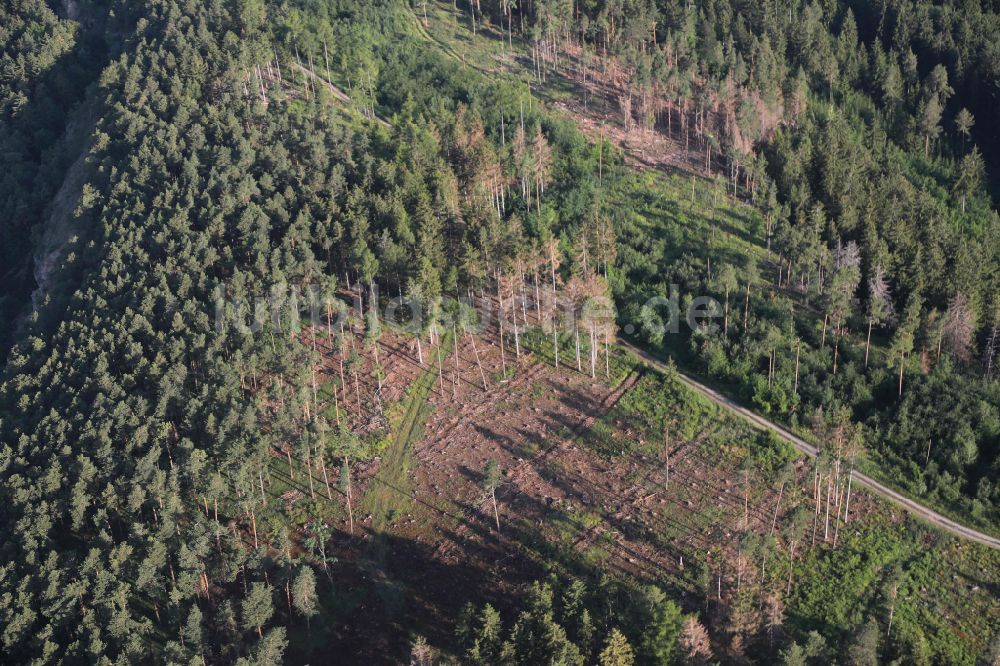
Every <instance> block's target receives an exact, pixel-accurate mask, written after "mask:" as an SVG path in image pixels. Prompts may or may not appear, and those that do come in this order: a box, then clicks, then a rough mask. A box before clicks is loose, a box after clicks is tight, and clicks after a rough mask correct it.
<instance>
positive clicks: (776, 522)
mask: <svg viewBox="0 0 1000 666" xmlns="http://www.w3.org/2000/svg"><path fill="white" fill-rule="evenodd" d="M784 492H785V484H784V483H782V484H781V489H780V490H779V491H778V501H777V502H775V503H774V517H773V518H772V519H771V531H770V534H774V528H775V526H776V525H777V524H778V507H780V506H781V496H782V495H783V494H784Z"/></svg>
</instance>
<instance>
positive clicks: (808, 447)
mask: <svg viewBox="0 0 1000 666" xmlns="http://www.w3.org/2000/svg"><path fill="white" fill-rule="evenodd" d="M618 344H620V345H621V346H622V347H624V348H625V349H628V350H629V351H631V352H632V353H633V354H635V355H636V356H638V357H639V358H640V359H642V360H643V361H644V362H645V363H646V364H648V365H650V366H652V367H654V368H656V369H657V370H661V371H665V370H666V369H667V365H666V364H665V363H664V362H663V361H661V360H660V359H658V358H656V357H655V356H653V355H652V354H650V353H649V352H647V351H645V350H643V349H641V348H639V347H636V346H635V345H633V344H631V343H630V342H627V341H625V340H622V339H619V340H618ZM677 376H678V378H679V379H680V380H681V383H683V384H684V385H685V386H686V387H688V388H689V389H691V390H693V391H696V392H698V393H700V394H701V395H702V396H704V397H706V398H708V399H709V400H711V401H712V402H713V403H715V404H716V405H718V406H719V407H722V408H723V409H725V410H727V411H729V412H731V413H733V414H736V415H737V416H739V417H741V418H742V419H744V420H745V421H748V422H749V423H750V424H751V425H753V426H756V427H758V428H761V429H763V430H770V431H771V432H773V433H775V434H776V435H778V436H779V437H781V438H782V439H784V440H785V441H786V442H788V443H789V444H791V445H792V446H794V447H795V448H796V449H798V450H799V451H800V452H801V453H803V454H805V455H807V456H809V457H810V458H815V457H816V456H817V455H818V453H819V452H818V451H817V449H816V447H815V446H813V445H812V444H810V443H809V442H807V441H805V440H804V439H802V438H801V437H798V436H797V435H794V434H792V433H791V432H789V431H788V430H786V429H785V428H782V427H781V426H780V425H778V424H776V423H774V422H773V421H770V420H768V419H765V418H764V417H762V416H760V415H759V414H756V413H754V412H752V411H751V410H749V409H747V408H746V407H744V406H742V405H740V404H739V403H737V402H736V401H734V400H732V399H730V398H728V397H726V396H724V395H722V394H721V393H719V392H718V391H716V390H714V389H712V388H709V387H708V386H705V385H704V384H702V383H701V382H699V381H697V380H695V379H693V378H692V377H691V376H690V375H687V374H685V373H684V372H682V371H680V370H677ZM854 480H855V481H857V482H858V483H859V484H861V485H862V486H865V487H866V488H868V489H869V490H871V491H872V492H874V493H875V494H877V495H880V496H882V497H883V498H884V499H887V500H889V501H890V502H892V503H893V504H895V505H897V506H899V507H900V508H902V509H904V510H906V511H909V512H910V513H912V514H913V515H915V516H917V517H918V518H922V519H923V520H925V521H926V522H928V523H930V524H931V525H933V526H935V527H937V528H939V529H941V530H943V531H945V532H948V533H949V534H953V535H955V536H958V537H962V538H963V539H968V540H970V541H975V542H976V543H980V544H982V545H984V546H989V547H990V548H996V549H998V550H1000V539H997V538H996V537H993V536H990V535H989V534H985V533H983V532H980V531H978V530H975V529H973V528H971V527H966V526H965V525H962V524H960V523H957V522H955V521H954V520H951V519H950V518H947V517H945V516H943V515H941V514H940V513H938V512H936V511H934V510H933V509H930V508H928V507H926V506H924V505H922V504H920V503H919V502H916V501H914V500H912V499H910V498H908V497H906V496H905V495H902V494H900V493H898V492H896V491H895V490H893V489H892V488H889V487H888V486H886V485H884V484H882V483H879V482H878V481H876V480H875V479H873V478H871V477H870V476H867V475H865V474H862V473H860V472H857V471H856V472H854Z"/></svg>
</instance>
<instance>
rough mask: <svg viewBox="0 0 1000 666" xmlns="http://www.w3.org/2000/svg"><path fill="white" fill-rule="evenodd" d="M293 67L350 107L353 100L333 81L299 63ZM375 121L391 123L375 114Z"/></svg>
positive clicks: (387, 124)
mask: <svg viewBox="0 0 1000 666" xmlns="http://www.w3.org/2000/svg"><path fill="white" fill-rule="evenodd" d="M295 69H297V70H298V71H300V72H302V74H304V75H305V76H308V77H309V78H311V79H313V80H314V81H318V82H319V83H320V85H322V86H324V87H325V88H326V89H327V90H328V91H329V92H330V94H331V95H333V96H334V97H335V98H336V99H337V100H338V101H339V102H341V103H342V104H344V105H346V106H348V107H350V106H352V105H353V102H352V101H351V97H350V95H348V94H347V93H345V92H344V91H343V90H341V89H340V88H338V87H337V86H335V85H334V84H333V83H331V82H330V81H327V80H326V79H324V78H323V77H322V76H320V75H319V74H317V73H316V72H314V71H313V70H311V69H309V68H308V67H306V66H305V65H300V64H298V63H296V64H295ZM375 121H376V122H377V123H378V124H379V125H381V126H382V127H391V125H389V121H387V120H385V119H383V118H379V117H378V116H375Z"/></svg>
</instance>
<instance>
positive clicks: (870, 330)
mask: <svg viewBox="0 0 1000 666" xmlns="http://www.w3.org/2000/svg"><path fill="white" fill-rule="evenodd" d="M871 348H872V320H871V319H869V320H868V340H867V342H865V367H866V368H867V367H868V352H869V351H870V350H871Z"/></svg>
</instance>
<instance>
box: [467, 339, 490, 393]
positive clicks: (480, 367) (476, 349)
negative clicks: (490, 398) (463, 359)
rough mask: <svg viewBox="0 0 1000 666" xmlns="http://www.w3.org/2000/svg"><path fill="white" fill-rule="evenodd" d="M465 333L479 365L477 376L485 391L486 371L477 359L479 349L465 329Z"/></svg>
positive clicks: (486, 389)
mask: <svg viewBox="0 0 1000 666" xmlns="http://www.w3.org/2000/svg"><path fill="white" fill-rule="evenodd" d="M466 335H468V336H469V341H470V342H471V343H472V352H473V353H474V354H475V355H476V365H478V366H479V376H480V377H481V378H482V380H483V392H484V393H486V392H488V391H489V389H488V388H487V386H486V373H485V372H483V364H482V362H481V361H480V360H479V349H478V348H477V347H476V338H475V337H474V336H473V335H472V334H471V333H469V332H468V331H466Z"/></svg>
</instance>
